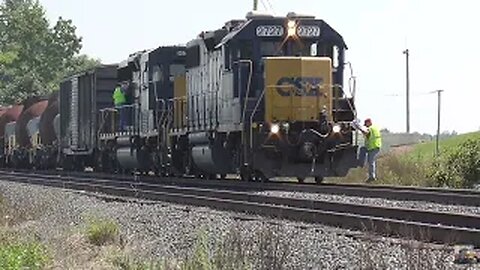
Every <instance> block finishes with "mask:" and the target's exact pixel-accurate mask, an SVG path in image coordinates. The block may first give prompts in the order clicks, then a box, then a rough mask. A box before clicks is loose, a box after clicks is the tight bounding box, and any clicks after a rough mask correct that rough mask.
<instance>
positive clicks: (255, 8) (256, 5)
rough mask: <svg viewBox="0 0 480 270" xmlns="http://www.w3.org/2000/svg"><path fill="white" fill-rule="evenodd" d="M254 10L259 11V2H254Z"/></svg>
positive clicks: (254, 0) (255, 0) (256, 0)
mask: <svg viewBox="0 0 480 270" xmlns="http://www.w3.org/2000/svg"><path fill="white" fill-rule="evenodd" d="M253 10H258V0H253Z"/></svg>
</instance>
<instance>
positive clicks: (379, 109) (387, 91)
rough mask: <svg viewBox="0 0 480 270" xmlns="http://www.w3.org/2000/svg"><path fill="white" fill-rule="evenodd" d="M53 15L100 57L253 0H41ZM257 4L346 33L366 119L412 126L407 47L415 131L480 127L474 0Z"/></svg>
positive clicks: (165, 38)
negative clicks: (71, 26)
mask: <svg viewBox="0 0 480 270" xmlns="http://www.w3.org/2000/svg"><path fill="white" fill-rule="evenodd" d="M40 2H41V3H42V5H43V6H44V7H45V9H46V13H47V16H48V18H49V19H50V21H51V23H53V22H54V21H56V20H57V19H58V17H59V16H62V17H63V18H66V19H71V20H72V21H73V23H74V25H75V26H76V27H77V33H78V34H79V35H80V36H82V37H83V48H82V51H81V53H84V54H87V55H89V56H91V57H94V58H98V59H100V60H101V61H102V62H103V63H117V62H120V61H122V60H124V59H126V57H128V55H129V54H130V53H133V52H135V51H138V50H142V49H150V48H154V47H158V46H160V45H178V44H186V43H187V42H188V41H189V40H191V39H194V38H195V37H196V36H197V35H198V34H199V33H200V32H202V31H206V30H214V29H218V28H220V27H222V26H223V25H224V23H225V22H226V21H229V20H231V19H243V18H245V15H246V13H247V12H248V11H250V10H251V9H252V5H253V4H252V3H253V0H236V1H225V0H204V1H195V0H175V1H163V0H135V1H127V0H81V1H74V0H40ZM259 2H260V3H259V8H260V9H261V10H265V11H268V12H270V13H273V14H274V15H278V16H284V15H286V14H287V13H288V12H290V11H295V12H298V13H303V14H309V15H315V16H316V17H317V18H320V19H323V20H325V21H326V22H327V23H328V24H329V25H330V26H332V27H333V28H334V29H335V30H337V31H338V32H339V33H340V34H341V35H342V36H343V38H344V39H345V41H346V43H347V46H348V48H349V49H348V51H347V56H346V57H347V61H349V62H351V63H352V65H353V70H354V73H355V76H356V77H357V92H356V104H357V109H358V116H359V118H360V119H365V118H367V117H369V118H371V119H372V120H373V122H374V123H376V124H377V125H379V126H380V127H381V128H388V129H389V130H391V131H395V132H404V131H405V130H406V116H405V115H406V109H405V108H406V97H405V55H404V54H403V51H404V50H405V48H408V49H409V51H410V80H411V83H410V92H411V99H410V103H411V105H410V108H411V109H410V111H411V112H410V114H411V116H410V123H411V131H417V132H420V133H430V134H434V133H435V132H436V130H437V95H436V94H435V93H431V92H432V91H435V90H438V89H442V90H445V91H444V92H443V93H442V99H441V131H447V130H448V131H453V130H455V131H457V132H459V133H465V132H470V131H476V130H480V113H479V112H480V104H479V102H480V87H479V85H478V81H479V76H480V75H479V74H478V73H479V71H480V69H479V68H478V65H479V60H480V50H479V48H480V35H478V34H477V33H478V30H477V29H476V28H477V26H479V25H480V16H478V14H476V13H477V11H478V10H479V5H480V4H477V1H475V0H457V1H450V0H422V1H419V0H367V1H358V0H337V1H323V0H295V1H293V0H263V1H262V0H260V1H259Z"/></svg>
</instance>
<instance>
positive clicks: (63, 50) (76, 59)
mask: <svg viewBox="0 0 480 270" xmlns="http://www.w3.org/2000/svg"><path fill="white" fill-rule="evenodd" d="M81 48H82V38H81V37H79V36H78V35H77V33H76V27H75V26H74V25H73V23H72V21H71V20H67V19H64V18H62V17H60V18H58V20H57V21H56V22H55V23H54V24H53V25H50V23H49V21H48V19H47V18H46V14H45V9H44V8H43V6H42V5H41V4H40V3H39V2H38V0H4V1H3V2H1V3H0V104H4V105H5V104H12V103H16V102H20V101H22V100H23V99H25V98H26V97H28V96H32V95H45V94H48V93H50V92H52V91H55V90H58V86H59V83H60V81H61V80H62V79H63V78H65V77H67V76H70V75H72V74H74V73H77V72H79V71H82V70H85V69H88V68H92V67H94V66H96V65H99V64H100V61H99V60H95V59H91V58H89V57H88V56H86V55H79V52H80V50H81Z"/></svg>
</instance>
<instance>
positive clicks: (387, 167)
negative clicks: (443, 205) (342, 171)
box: [327, 132, 480, 188]
mask: <svg viewBox="0 0 480 270" xmlns="http://www.w3.org/2000/svg"><path fill="white" fill-rule="evenodd" d="M386 135H387V136H384V137H385V139H386V146H385V147H383V148H384V149H383V151H382V152H381V154H380V155H379V158H378V160H377V176H378V179H377V181H375V182H374V183H372V184H387V185H407V186H433V187H456V188H470V187H475V186H478V181H479V179H480V132H472V133H467V134H462V135H457V136H451V137H448V138H445V139H441V140H440V155H439V157H435V141H434V140H433V141H428V142H425V143H417V144H406V145H402V144H395V143H394V142H395V141H396V142H398V139H399V138H403V137H402V136H392V134H386ZM393 135H397V134H393ZM403 141H406V140H405V139H403ZM394 145H401V146H397V147H394ZM366 178H367V168H366V166H365V167H364V168H355V169H352V170H351V171H350V173H349V174H348V175H347V176H346V177H345V178H331V179H328V180H327V181H329V182H347V183H362V182H365V179H366Z"/></svg>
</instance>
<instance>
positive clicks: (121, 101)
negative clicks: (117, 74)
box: [112, 83, 127, 131]
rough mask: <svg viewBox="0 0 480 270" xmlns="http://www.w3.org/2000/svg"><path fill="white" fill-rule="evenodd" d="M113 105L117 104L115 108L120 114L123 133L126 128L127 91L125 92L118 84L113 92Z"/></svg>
mask: <svg viewBox="0 0 480 270" xmlns="http://www.w3.org/2000/svg"><path fill="white" fill-rule="evenodd" d="M112 97H113V103H114V104H115V108H116V109H117V111H118V112H119V114H120V131H123V129H124V128H125V118H126V114H125V108H124V106H125V104H126V103H127V99H126V97H125V91H124V90H123V87H122V84H120V83H119V84H117V86H116V87H115V90H114V91H113V96H112Z"/></svg>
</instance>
